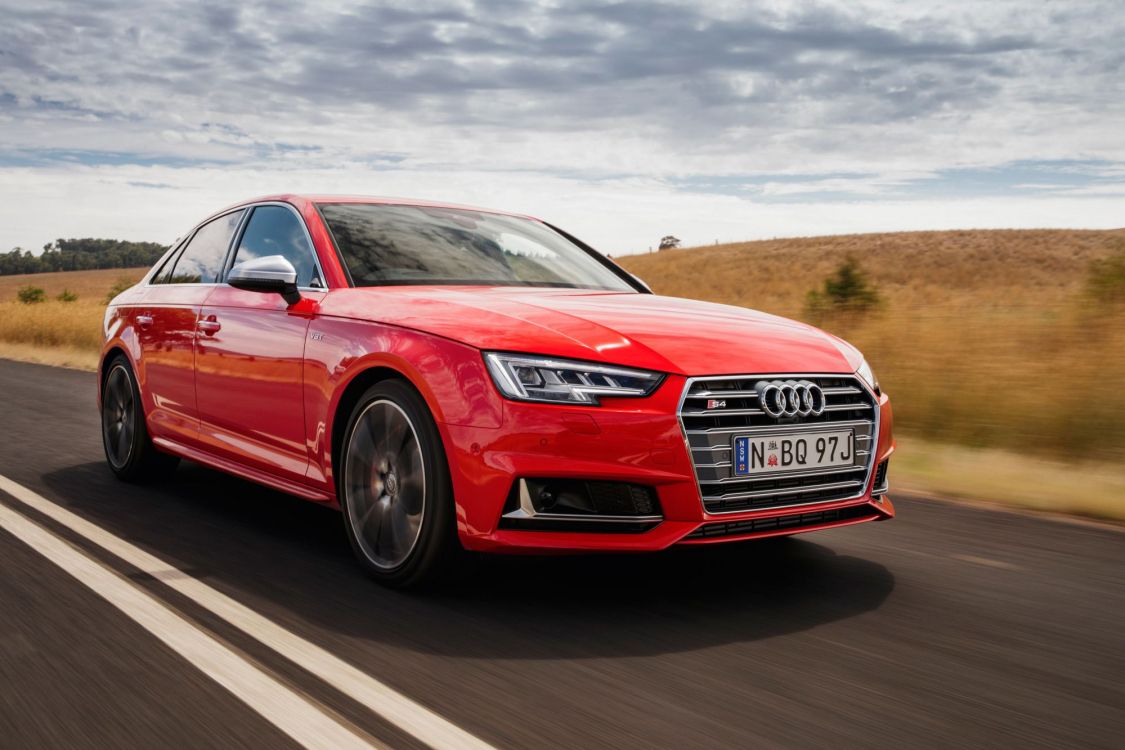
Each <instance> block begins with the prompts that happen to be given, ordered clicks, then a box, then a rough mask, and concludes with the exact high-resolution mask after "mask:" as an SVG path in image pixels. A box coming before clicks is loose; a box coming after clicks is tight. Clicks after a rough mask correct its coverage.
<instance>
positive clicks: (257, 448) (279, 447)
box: [195, 203, 325, 482]
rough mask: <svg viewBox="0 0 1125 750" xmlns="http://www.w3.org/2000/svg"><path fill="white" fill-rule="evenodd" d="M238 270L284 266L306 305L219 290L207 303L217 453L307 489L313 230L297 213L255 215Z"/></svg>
mask: <svg viewBox="0 0 1125 750" xmlns="http://www.w3.org/2000/svg"><path fill="white" fill-rule="evenodd" d="M251 211H252V213H251V214H250V216H249V218H248V220H247V221H246V225H245V228H244V230H243V232H242V235H241V237H240V238H239V241H238V246H237V249H236V250H235V252H234V256H233V258H232V260H231V262H230V264H229V265H230V266H233V265H235V264H238V263H242V262H244V261H247V260H253V259H254V258H260V257H263V256H267V255H281V256H284V257H285V258H286V259H287V260H288V261H289V262H290V263H292V264H293V267H294V268H295V269H296V270H297V285H298V287H300V289H301V296H302V299H301V301H300V302H298V303H297V304H295V305H288V304H286V302H285V300H284V299H282V298H281V295H279V294H263V293H260V292H249V291H245V290H241V289H235V288H234V287H232V286H229V285H228V284H225V283H224V284H220V285H218V286H217V287H216V288H215V289H214V291H213V292H212V293H211V295H210V296H209V297H208V298H207V301H206V304H205V305H204V307H203V310H202V312H201V319H200V322H199V327H200V335H199V337H198V339H197V344H196V367H195V372H196V393H197V394H198V399H199V416H200V420H201V421H200V432H201V437H202V439H203V441H204V443H205V444H206V446H207V448H208V450H210V451H212V452H214V453H216V454H219V455H220V456H222V457H225V458H227V459H230V460H233V461H237V462H238V463H240V464H243V465H245V466H248V467H250V468H253V469H257V470H261V471H265V472H267V473H269V474H271V475H274V476H278V477H282V478H284V479H288V480H290V481H297V482H303V481H304V478H305V471H306V469H307V468H308V461H309V453H308V447H307V445H306V430H305V419H304V414H305V411H304V394H303V382H302V376H303V372H302V360H303V357H304V350H305V336H306V334H307V332H308V327H309V322H310V320H311V319H312V316H313V315H314V314H315V312H316V310H317V308H318V304H319V302H320V300H321V299H323V297H324V288H325V287H324V276H323V274H322V273H321V270H320V265H319V263H318V261H317V259H316V255H315V253H314V251H313V246H312V242H311V240H310V238H309V233H308V230H307V229H306V227H305V223H304V220H303V219H302V218H301V216H300V215H299V214H298V213H297V211H296V210H295V209H294V208H293V207H291V206H289V205H288V204H281V203H271V204H265V205H259V206H255V207H254V208H252V209H251Z"/></svg>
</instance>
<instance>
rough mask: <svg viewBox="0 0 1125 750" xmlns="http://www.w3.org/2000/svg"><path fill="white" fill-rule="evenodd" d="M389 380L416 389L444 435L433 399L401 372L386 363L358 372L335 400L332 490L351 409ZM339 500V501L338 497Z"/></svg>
mask: <svg viewBox="0 0 1125 750" xmlns="http://www.w3.org/2000/svg"><path fill="white" fill-rule="evenodd" d="M387 380H397V381H399V382H401V383H403V384H405V385H407V386H408V387H410V389H411V390H413V391H414V392H415V393H417V394H418V397H419V398H420V399H422V403H423V404H425V405H426V408H427V409H429V411H430V417H431V418H432V419H433V420H434V422H435V424H437V425H439V427H438V434H439V436H441V437H442V439H443V440H444V436H442V435H441V428H440V424H441V419H440V414H439V412H437V411H436V410H435V408H434V404H433V402H432V400H431V399H430V398H429V397H427V394H426V392H425V391H424V390H423V389H421V388H419V387H418V385H417V383H415V382H414V381H413V379H412V378H411V377H410V376H409V375H407V374H406V373H405V372H403V371H402V370H399V369H397V368H394V367H390V366H388V365H386V364H382V363H381V364H372V365H371V366H369V367H366V368H364V369H362V370H360V371H358V372H357V373H356V374H355V375H353V376H352V377H351V379H349V380H348V382H347V384H346V385H344V386H343V390H342V391H341V393H340V397H339V398H338V399H337V400H336V404H335V406H334V407H333V409H332V422H331V425H330V427H329V429H330V435H329V438H330V441H329V451H328V463H329V466H330V467H331V476H332V490H333V491H334V492H335V490H336V467H337V458H338V457H339V456H340V451H341V449H342V448H343V444H344V433H345V432H346V431H347V429H348V422H349V421H350V417H351V413H352V410H353V409H355V406H356V404H357V403H359V400H360V398H361V397H362V396H363V394H364V393H366V392H367V390H368V389H369V388H371V386H373V385H376V384H377V383H382V382H384V381H387ZM337 501H339V498H337Z"/></svg>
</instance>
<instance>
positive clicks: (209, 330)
mask: <svg viewBox="0 0 1125 750" xmlns="http://www.w3.org/2000/svg"><path fill="white" fill-rule="evenodd" d="M222 327H223V325H222V323H220V322H219V321H217V320H215V317H214V316H211V317H210V318H208V319H207V320H201V321H199V330H201V331H203V332H204V333H205V334H207V335H208V336H214V335H215V334H216V333H218V332H219V329H221V328H222Z"/></svg>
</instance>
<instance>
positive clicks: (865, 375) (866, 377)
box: [855, 359, 879, 393]
mask: <svg viewBox="0 0 1125 750" xmlns="http://www.w3.org/2000/svg"><path fill="white" fill-rule="evenodd" d="M855 374H856V375H859V376H860V377H861V378H862V379H863V382H865V383H867V385H868V386H870V387H871V390H873V391H875V393H878V392H879V380H878V379H877V378H876V377H875V373H874V372H872V371H871V365H869V364H867V360H866V359H865V360H863V364H861V365H860V366H859V369H858V370H856V371H855Z"/></svg>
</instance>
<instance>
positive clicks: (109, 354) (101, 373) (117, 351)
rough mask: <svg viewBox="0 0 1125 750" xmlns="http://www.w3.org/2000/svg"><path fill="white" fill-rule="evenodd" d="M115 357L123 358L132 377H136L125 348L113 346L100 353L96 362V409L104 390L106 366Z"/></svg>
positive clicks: (135, 370) (117, 345) (100, 403)
mask: <svg viewBox="0 0 1125 750" xmlns="http://www.w3.org/2000/svg"><path fill="white" fill-rule="evenodd" d="M116 357H123V358H124V359H125V362H126V363H127V364H128V365H129V369H130V370H132V371H133V377H134V378H135V377H136V376H137V368H136V367H134V366H133V360H132V358H131V357H129V353H128V352H127V351H125V347H123V346H121V345H120V344H114V345H113V346H110V347H109V348H108V349H106V350H105V351H104V352H102V358H101V360H99V362H98V408H99V409H100V408H101V406H102V391H103V390H104V389H105V379H106V377H107V376H108V375H109V372H108V370H107V366H108V365H109V363H110V361H111V360H113V359H115V358H116Z"/></svg>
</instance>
